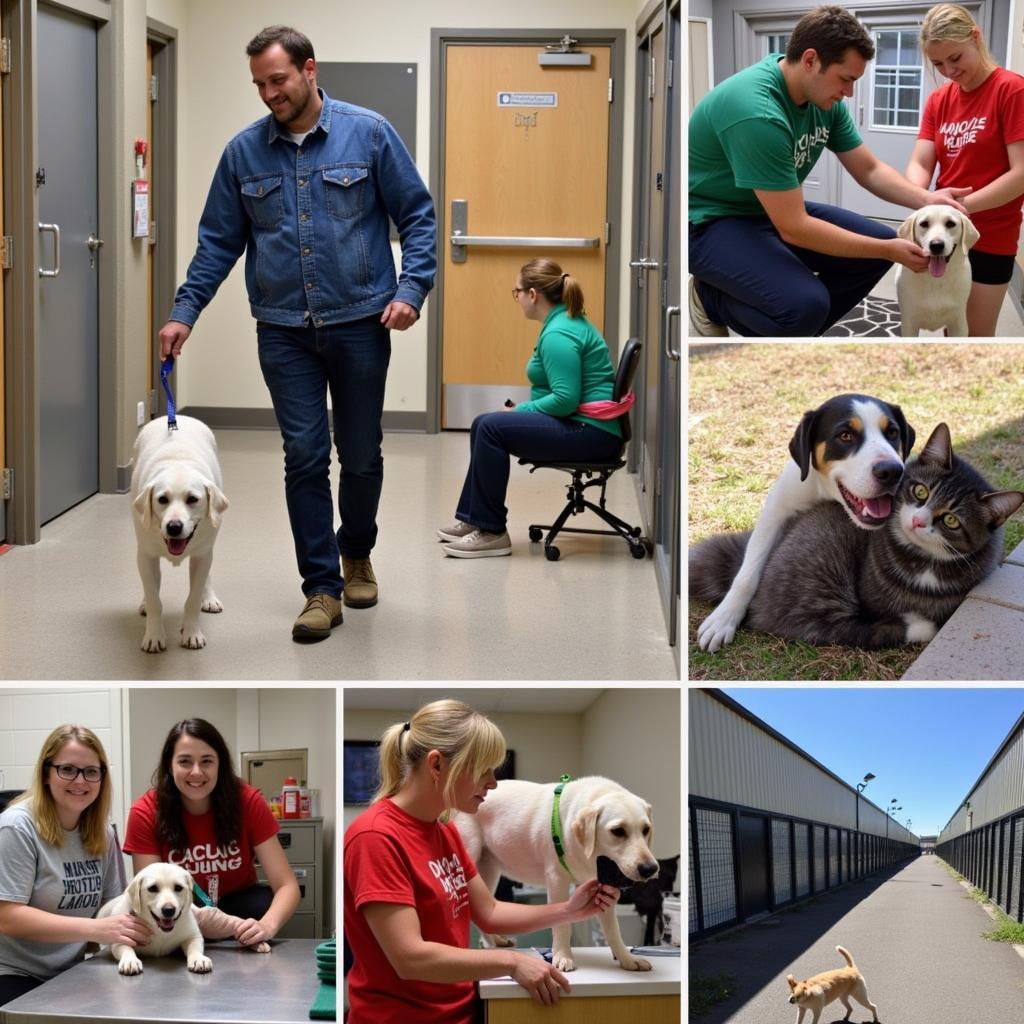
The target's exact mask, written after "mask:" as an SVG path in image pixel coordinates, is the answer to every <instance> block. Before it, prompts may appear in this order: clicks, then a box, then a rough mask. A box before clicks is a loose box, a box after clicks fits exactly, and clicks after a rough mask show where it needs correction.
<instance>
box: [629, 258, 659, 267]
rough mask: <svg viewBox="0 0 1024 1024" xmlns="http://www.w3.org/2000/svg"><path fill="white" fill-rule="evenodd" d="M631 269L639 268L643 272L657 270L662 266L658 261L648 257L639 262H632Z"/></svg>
mask: <svg viewBox="0 0 1024 1024" xmlns="http://www.w3.org/2000/svg"><path fill="white" fill-rule="evenodd" d="M629 265H630V266H631V267H639V268H640V269H641V270H657V269H658V267H660V266H661V264H660V263H659V262H658V261H657V260H649V259H648V258H647V257H646V256H644V257H642V258H641V259H638V260H630V261H629Z"/></svg>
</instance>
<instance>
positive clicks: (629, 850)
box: [453, 775, 658, 971]
mask: <svg viewBox="0 0 1024 1024" xmlns="http://www.w3.org/2000/svg"><path fill="white" fill-rule="evenodd" d="M554 794H555V786H554V784H551V785H542V784H540V783H536V782H520V781H516V780H505V781H503V782H499V783H498V787H497V789H495V790H493V791H492V792H491V793H489V794H488V795H487V797H486V799H485V800H484V802H483V803H482V804H481V805H480V808H479V810H478V811H477V812H476V814H466V813H462V812H460V813H459V814H457V815H455V817H454V819H453V820H454V821H455V824H456V825H457V826H458V829H459V832H461V833H462V838H463V840H464V842H465V844H466V850H467V852H468V853H469V855H470V857H472V858H473V861H474V863H475V864H476V866H477V870H478V871H479V872H480V877H481V878H482V879H483V880H484V882H485V883H486V884H487V885H488V886H489V887H490V889H491V891H492V892H493V891H494V889H495V887H496V886H497V884H498V879H499V877H500V876H501V875H502V874H504V875H506V876H507V877H509V878H514V879H516V880H517V881H520V882H528V883H530V884H532V885H544V886H546V887H547V891H548V902H549V903H561V902H563V901H565V900H567V899H568V898H569V885H570V883H571V881H572V879H573V878H574V879H575V880H576V882H577V883H582V882H586V881H588V880H589V879H591V878H596V877H597V858H598V857H600V856H605V857H608V858H610V859H611V860H612V861H613V862H614V863H615V865H616V866H617V867H618V869H619V871H621V872H622V874H623V875H625V876H626V877H627V878H628V879H630V880H632V881H634V882H641V881H646V880H647V879H649V878H654V877H655V875H657V873H658V862H657V860H656V859H655V858H654V854H652V853H651V849H650V846H649V845H648V844H649V843H650V841H651V836H652V834H653V833H652V827H651V805H650V804H649V803H647V801H646V800H642V799H641V798H640V797H638V796H635V795H634V794H632V793H630V792H629V790H627V789H624V788H623V787H622V786H620V785H619V784H618V783H617V782H612V781H611V780H610V779H605V778H601V777H600V776H597V775H593V776H588V777H587V778H582V779H576V780H575V781H573V782H567V783H566V784H565V787H564V788H563V790H562V794H561V797H560V800H559V817H560V819H561V829H562V841H563V843H564V850H565V862H566V864H568V866H569V871H571V872H572V878H570V877H569V874H568V873H567V872H566V870H565V868H563V867H562V865H561V864H560V863H559V860H558V853H557V851H556V849H555V845H554V842H553V840H552V828H551V824H552V817H551V812H552V805H553V802H554ZM600 921H601V929H602V931H603V932H604V937H605V940H606V941H607V943H608V946H609V948H610V949H611V952H612V955H613V956H614V957H615V959H616V960H618V962H619V966H620V967H622V968H624V969H625V970H627V971H649V970H650V969H651V965H650V962H649V961H647V960H641V959H640V958H639V957H635V956H633V954H632V953H630V952H629V950H628V949H627V948H626V945H625V943H624V942H623V941H622V935H621V934H620V933H619V923H618V919H617V918H616V916H615V907H614V906H612V907H610V908H609V909H608V910H606V911H605V912H604V913H603V914H601V916H600ZM571 931H572V929H571V926H570V925H558V926H556V927H555V928H553V929H552V936H553V937H552V958H551V963H552V964H553V965H554V966H555V967H556V968H557V969H558V970H560V971H572V970H575V969H576V964H575V962H574V961H573V959H572V947H571V944H570V937H571Z"/></svg>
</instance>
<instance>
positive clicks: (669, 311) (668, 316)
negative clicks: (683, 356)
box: [664, 306, 679, 363]
mask: <svg viewBox="0 0 1024 1024" xmlns="http://www.w3.org/2000/svg"><path fill="white" fill-rule="evenodd" d="M673 319H676V320H678V319H679V307H678V306H666V307H665V324H664V328H665V355H666V356H668V358H669V359H671V360H672V362H674V363H675V362H678V361H679V349H677V348H673V347H672V320H673Z"/></svg>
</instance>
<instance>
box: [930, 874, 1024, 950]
mask: <svg viewBox="0 0 1024 1024" xmlns="http://www.w3.org/2000/svg"><path fill="white" fill-rule="evenodd" d="M943 863H945V861H943ZM960 884H961V885H962V886H963V887H964V888H965V889H966V890H967V891H968V892H970V891H971V890H972V889H973V888H974V886H973V885H971V883H970V882H968V881H967V879H966V878H961V879H960ZM974 902H975V903H977V904H978V906H979V907H981V909H982V910H984V911H985V913H986V914H988V916H989V917H990V918H992V920H993V922H995V924H999V912H998V911H997V910H996V908H995V907H994V906H992V902H991V901H990V900H989V899H986V900H985V902H984V903H981V902H980V901H979V900H975V901H974ZM1009 945H1010V946H1012V947H1013V951H1014V952H1015V953H1016V954H1017V956H1019V957H1020V958H1021V960H1024V946H1022V945H1021V944H1020V943H1019V942H1011V943H1009Z"/></svg>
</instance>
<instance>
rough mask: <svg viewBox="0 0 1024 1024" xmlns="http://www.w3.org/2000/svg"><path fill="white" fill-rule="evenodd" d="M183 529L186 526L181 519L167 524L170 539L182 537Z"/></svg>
mask: <svg viewBox="0 0 1024 1024" xmlns="http://www.w3.org/2000/svg"><path fill="white" fill-rule="evenodd" d="M183 529H185V525H184V523H182V521H181V520H180V519H172V520H170V522H168V524H167V534H168V536H170V537H180V536H181V531H182V530H183Z"/></svg>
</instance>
